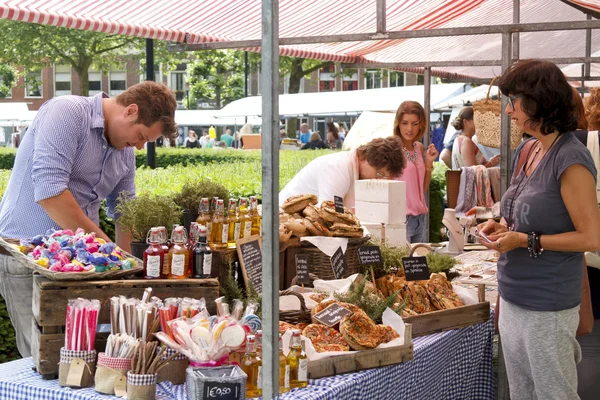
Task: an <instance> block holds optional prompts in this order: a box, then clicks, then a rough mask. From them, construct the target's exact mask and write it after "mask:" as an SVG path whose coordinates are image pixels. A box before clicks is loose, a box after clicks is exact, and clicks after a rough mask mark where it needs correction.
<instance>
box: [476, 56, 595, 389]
mask: <svg viewBox="0 0 600 400" xmlns="http://www.w3.org/2000/svg"><path fill="white" fill-rule="evenodd" d="M499 88H500V90H501V92H502V94H503V95H505V96H508V98H509V104H508V106H507V107H506V110H505V112H506V113H507V114H509V115H510V116H511V119H512V121H513V123H515V124H517V126H518V127H519V129H520V130H521V131H522V132H526V133H528V134H530V135H532V136H533V137H532V138H531V139H529V140H528V141H527V142H525V143H523V144H522V145H521V146H520V147H519V148H518V149H517V151H516V153H515V160H519V157H520V155H521V152H523V151H525V152H526V153H524V154H525V159H526V161H525V163H524V165H523V167H522V168H521V170H520V171H516V173H515V174H514V175H513V176H515V177H516V178H515V179H514V180H513V181H512V182H511V186H510V187H509V189H508V190H507V191H506V193H505V194H504V196H503V197H502V202H501V214H502V220H501V222H500V223H497V222H495V221H488V222H487V223H486V224H485V225H484V226H481V227H480V229H481V230H482V231H483V232H484V233H486V234H488V236H489V237H490V239H491V240H493V242H492V243H489V244H486V246H487V247H488V248H490V249H494V250H497V251H499V252H500V253H501V256H500V259H499V260H498V274H497V275H498V286H499V287H498V289H499V292H500V303H501V305H500V310H501V312H500V321H499V329H500V335H501V337H502V343H503V351H504V356H505V360H506V367H507V374H508V379H509V386H510V395H511V399H513V400H515V399H533V398H538V399H557V400H558V399H561V400H563V399H578V398H579V397H578V396H577V370H576V364H577V363H578V362H579V360H580V359H581V351H580V348H579V344H578V343H577V340H576V339H575V332H576V330H577V326H578V323H579V302H580V298H581V283H582V278H583V275H582V274H583V252H585V251H597V250H599V249H600V212H599V210H598V207H597V201H596V185H595V179H596V168H595V166H594V162H593V160H592V158H591V155H590V153H589V151H588V150H587V148H586V147H585V146H583V145H582V144H581V143H580V142H579V141H578V140H577V139H576V138H575V137H574V136H573V134H572V133H571V131H573V130H575V129H576V128H577V119H576V116H575V114H574V112H573V111H574V110H573V107H572V106H571V104H572V95H573V92H572V89H571V86H570V85H569V84H568V82H567V81H566V79H565V77H564V74H563V73H562V72H561V71H560V69H559V68H558V67H557V66H556V65H554V64H552V63H550V62H546V61H540V60H524V61H521V62H519V63H517V64H515V65H513V66H512V67H511V68H510V69H509V70H508V71H507V72H506V73H505V74H504V75H503V76H502V77H501V79H500V83H499ZM516 164H517V163H516V162H515V163H514V165H516ZM534 393H535V394H534Z"/></svg>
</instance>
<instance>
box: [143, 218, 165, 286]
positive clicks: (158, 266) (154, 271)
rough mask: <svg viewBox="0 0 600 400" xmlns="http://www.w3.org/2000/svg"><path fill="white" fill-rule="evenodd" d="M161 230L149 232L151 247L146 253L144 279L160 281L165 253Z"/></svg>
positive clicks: (155, 229) (153, 229) (156, 228)
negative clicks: (161, 242) (161, 241)
mask: <svg viewBox="0 0 600 400" xmlns="http://www.w3.org/2000/svg"><path fill="white" fill-rule="evenodd" d="M160 240H161V237H160V229H159V228H158V227H155V228H151V229H150V231H149V232H148V238H147V239H146V242H148V244H149V246H148V248H147V249H146V250H145V251H144V279H158V278H160V273H161V271H162V268H163V264H164V260H165V252H164V250H163V249H162V246H161V244H160Z"/></svg>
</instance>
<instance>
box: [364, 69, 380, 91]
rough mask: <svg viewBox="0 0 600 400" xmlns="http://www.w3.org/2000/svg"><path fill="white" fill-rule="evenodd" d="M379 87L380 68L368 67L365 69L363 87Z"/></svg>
mask: <svg viewBox="0 0 600 400" xmlns="http://www.w3.org/2000/svg"><path fill="white" fill-rule="evenodd" d="M380 87H381V70H380V69H368V70H366V71H365V88H366V89H378V88H380Z"/></svg>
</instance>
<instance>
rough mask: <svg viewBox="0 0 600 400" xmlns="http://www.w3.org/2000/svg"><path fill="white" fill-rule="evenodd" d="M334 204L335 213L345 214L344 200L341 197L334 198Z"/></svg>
mask: <svg viewBox="0 0 600 400" xmlns="http://www.w3.org/2000/svg"><path fill="white" fill-rule="evenodd" d="M333 202H334V203H335V211H336V212H339V213H341V214H343V213H344V199H343V198H342V197H340V196H333Z"/></svg>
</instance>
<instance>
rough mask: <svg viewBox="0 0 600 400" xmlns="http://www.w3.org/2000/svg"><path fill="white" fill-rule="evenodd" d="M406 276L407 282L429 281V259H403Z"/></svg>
mask: <svg viewBox="0 0 600 400" xmlns="http://www.w3.org/2000/svg"><path fill="white" fill-rule="evenodd" d="M402 265H403V266H404V274H405V275H406V280H407V281H423V280H427V279H429V267H428V266H427V257H404V258H402Z"/></svg>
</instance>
